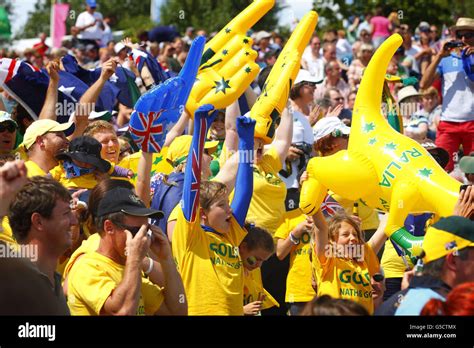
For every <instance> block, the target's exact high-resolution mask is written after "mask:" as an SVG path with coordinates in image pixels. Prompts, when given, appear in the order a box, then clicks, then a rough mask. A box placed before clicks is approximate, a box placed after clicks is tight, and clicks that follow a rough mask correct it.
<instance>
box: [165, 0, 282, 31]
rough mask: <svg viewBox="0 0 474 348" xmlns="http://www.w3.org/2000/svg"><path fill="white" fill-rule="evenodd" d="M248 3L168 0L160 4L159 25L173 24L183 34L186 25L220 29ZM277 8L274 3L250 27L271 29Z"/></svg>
mask: <svg viewBox="0 0 474 348" xmlns="http://www.w3.org/2000/svg"><path fill="white" fill-rule="evenodd" d="M252 2H253V1H252V0H168V1H166V2H165V3H164V4H163V5H162V7H161V24H166V25H174V26H176V27H177V28H178V30H179V31H180V32H183V33H184V31H185V30H186V27H188V26H193V27H195V28H196V29H204V30H206V31H207V32H208V33H211V32H213V31H219V30H220V29H222V28H223V27H224V26H225V25H226V24H227V23H228V22H229V21H230V20H231V19H232V18H233V17H235V16H236V15H237V14H238V13H239V12H241V11H242V10H243V9H244V8H246V7H247V6H248V5H250V4H251V3H252ZM281 9H282V6H281V5H279V4H278V3H276V4H275V6H274V7H273V9H272V10H271V11H269V12H268V13H267V14H266V15H265V16H264V17H263V18H262V19H261V20H260V21H259V22H258V23H257V24H256V25H255V26H254V27H253V30H256V31H258V30H263V29H265V30H273V29H275V28H276V26H277V24H278V17H277V15H278V12H279V11H280V10H281Z"/></svg>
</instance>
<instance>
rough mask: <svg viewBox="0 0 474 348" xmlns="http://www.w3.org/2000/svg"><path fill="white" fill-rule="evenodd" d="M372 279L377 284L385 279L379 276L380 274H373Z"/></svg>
mask: <svg viewBox="0 0 474 348" xmlns="http://www.w3.org/2000/svg"><path fill="white" fill-rule="evenodd" d="M372 278H374V280H375V281H376V282H377V283H380V282H382V281H383V280H384V279H385V277H384V276H383V274H380V273H377V274H374V275H373V276H372Z"/></svg>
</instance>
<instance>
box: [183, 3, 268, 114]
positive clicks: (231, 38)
mask: <svg viewBox="0 0 474 348" xmlns="http://www.w3.org/2000/svg"><path fill="white" fill-rule="evenodd" d="M274 4H275V0H255V1H254V2H253V3H252V4H250V5H249V6H248V7H247V8H246V9H245V10H243V11H242V12H241V13H239V15H238V16H237V17H235V18H234V19H233V20H232V21H230V22H229V23H228V24H227V25H226V26H225V27H224V28H223V29H222V30H221V31H220V32H219V33H218V34H217V35H216V36H215V37H214V38H213V39H212V40H211V41H209V42H208V43H207V44H206V46H205V47H204V54H203V56H202V60H201V66H200V67H199V71H198V75H197V78H196V82H195V83H194V86H193V89H192V90H191V95H190V96H189V99H188V101H187V103H186V110H187V111H188V113H189V115H191V117H194V112H195V111H196V110H197V108H198V107H199V106H201V105H204V104H212V105H214V107H215V108H216V109H223V108H226V107H227V106H229V105H230V104H232V103H233V102H234V101H235V100H237V98H238V97H240V96H241V95H242V94H243V93H244V91H245V90H246V89H247V87H248V86H249V85H250V83H251V82H252V81H253V80H254V79H255V77H256V76H257V74H258V72H259V69H260V68H259V66H258V65H257V64H256V63H255V59H256V58H257V52H255V51H254V50H253V49H252V43H253V41H252V39H250V38H249V37H247V36H246V33H247V30H248V29H250V28H251V27H252V26H253V25H254V24H255V23H257V22H258V20H259V19H260V18H262V17H263V16H264V15H265V13H267V12H268V11H269V10H270V9H271V8H272V7H273V5H274Z"/></svg>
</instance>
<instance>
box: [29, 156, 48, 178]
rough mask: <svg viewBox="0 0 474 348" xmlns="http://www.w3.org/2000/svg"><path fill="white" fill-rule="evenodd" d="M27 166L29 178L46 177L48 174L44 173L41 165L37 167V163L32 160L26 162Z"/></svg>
mask: <svg viewBox="0 0 474 348" xmlns="http://www.w3.org/2000/svg"><path fill="white" fill-rule="evenodd" d="M25 166H26V169H27V176H28V177H29V178H31V177H33V176H37V175H39V176H45V175H46V173H45V172H44V170H43V169H41V168H40V166H39V165H37V164H36V163H35V162H33V161H32V160H28V161H26V162H25Z"/></svg>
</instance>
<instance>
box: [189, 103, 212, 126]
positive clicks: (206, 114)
mask: <svg viewBox="0 0 474 348" xmlns="http://www.w3.org/2000/svg"><path fill="white" fill-rule="evenodd" d="M216 116H217V110H215V108H214V105H211V104H205V105H203V106H200V107H199V109H197V110H196V113H195V114H194V117H195V120H196V122H199V121H203V120H204V121H207V124H208V126H210V125H211V123H212V122H214V119H215V118H216ZM208 128H209V127H206V129H208ZM203 129H204V128H203Z"/></svg>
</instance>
